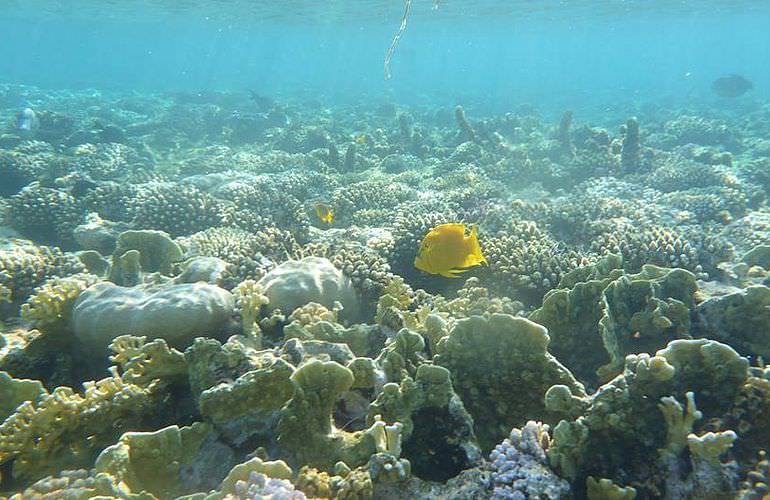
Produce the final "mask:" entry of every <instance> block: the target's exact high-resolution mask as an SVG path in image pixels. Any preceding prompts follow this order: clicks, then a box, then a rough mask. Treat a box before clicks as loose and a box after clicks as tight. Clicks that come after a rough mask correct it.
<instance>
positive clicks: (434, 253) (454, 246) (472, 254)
mask: <svg viewBox="0 0 770 500" xmlns="http://www.w3.org/2000/svg"><path fill="white" fill-rule="evenodd" d="M477 232H478V229H477V227H476V225H475V224H474V225H472V226H471V229H470V234H466V233H467V228H466V227H465V224H462V223H450V224H441V225H438V226H436V227H434V228H433V229H431V230H430V232H429V233H428V234H427V235H426V236H425V238H424V239H423V240H422V243H421V244H420V251H419V252H418V253H417V257H415V259H414V267H416V268H417V269H420V270H422V271H425V272H426V273H430V274H440V275H441V276H446V277H447V278H459V277H460V276H459V274H460V273H464V272H465V271H467V270H468V268H470V267H474V266H478V265H479V264H484V265H488V264H487V259H485V258H484V255H483V254H482V253H481V245H479V238H478V234H477Z"/></svg>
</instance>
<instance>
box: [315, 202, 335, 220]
mask: <svg viewBox="0 0 770 500" xmlns="http://www.w3.org/2000/svg"><path fill="white" fill-rule="evenodd" d="M314 208H315V214H316V215H317V216H318V218H319V219H320V220H321V222H325V223H327V224H331V223H332V221H333V220H334V210H332V207H330V206H329V205H327V204H326V203H320V202H319V203H316V204H315V205H314Z"/></svg>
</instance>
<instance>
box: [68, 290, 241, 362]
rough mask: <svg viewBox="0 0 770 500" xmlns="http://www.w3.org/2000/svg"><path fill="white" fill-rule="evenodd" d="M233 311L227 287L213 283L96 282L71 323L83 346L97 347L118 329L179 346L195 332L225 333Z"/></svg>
mask: <svg viewBox="0 0 770 500" xmlns="http://www.w3.org/2000/svg"><path fill="white" fill-rule="evenodd" d="M232 313H233V297H232V295H231V294H230V292H228V291H227V290H223V289H221V288H219V287H216V286H213V285H208V284H204V283H195V284H179V285H169V286H166V287H164V288H162V289H160V290H158V291H156V292H151V291H145V290H142V289H140V288H125V287H121V286H117V285H115V284H113V283H97V284H96V285H93V286H91V287H89V288H88V289H87V290H85V291H84V292H83V293H82V294H80V297H79V298H78V300H77V302H76V303H75V307H74V309H73V312H72V329H73V332H74V333H75V336H76V337H77V338H78V340H80V341H81V342H82V343H83V345H84V346H85V347H87V348H90V349H96V350H99V349H100V348H103V347H106V346H107V345H108V344H109V343H110V341H111V340H112V339H113V338H115V337H117V336H118V335H123V334H131V335H136V336H146V337H148V338H151V339H153V338H164V339H166V340H168V341H169V342H170V343H171V344H173V345H177V346H180V345H181V346H183V345H184V344H188V343H189V342H190V341H191V340H192V339H193V338H194V337H197V336H217V335H222V334H224V333H226V332H227V331H228V323H229V321H230V316H231V315H232Z"/></svg>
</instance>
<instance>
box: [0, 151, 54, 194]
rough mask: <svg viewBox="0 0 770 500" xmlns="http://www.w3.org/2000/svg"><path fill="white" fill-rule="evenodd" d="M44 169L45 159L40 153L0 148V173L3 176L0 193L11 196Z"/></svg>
mask: <svg viewBox="0 0 770 500" xmlns="http://www.w3.org/2000/svg"><path fill="white" fill-rule="evenodd" d="M44 169H45V161H44V158H40V155H31V154H25V153H22V152H20V151H7V150H5V149H2V150H0V175H2V178H3V184H2V187H0V195H2V196H11V195H14V194H16V193H18V192H19V191H20V190H21V189H22V188H23V187H24V186H26V185H27V184H29V183H30V182H32V181H34V180H36V179H37V178H38V177H39V176H40V174H42V173H43V171H44Z"/></svg>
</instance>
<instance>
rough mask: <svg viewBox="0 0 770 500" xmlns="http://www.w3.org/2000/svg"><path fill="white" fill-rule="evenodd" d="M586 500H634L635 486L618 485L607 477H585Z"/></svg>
mask: <svg viewBox="0 0 770 500" xmlns="http://www.w3.org/2000/svg"><path fill="white" fill-rule="evenodd" d="M586 487H587V490H588V491H587V495H588V500H634V498H636V488H633V487H631V486H625V487H623V486H618V485H617V484H615V483H613V482H612V481H611V480H609V479H599V480H598V481H597V480H596V479H594V478H593V477H591V476H588V478H587V479H586Z"/></svg>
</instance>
